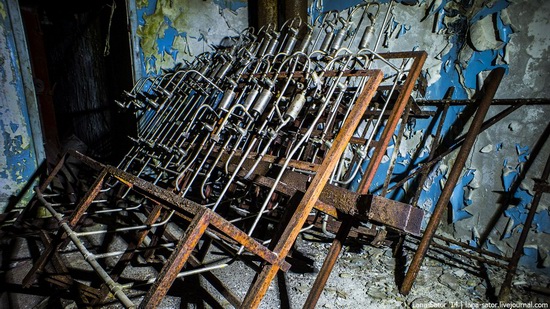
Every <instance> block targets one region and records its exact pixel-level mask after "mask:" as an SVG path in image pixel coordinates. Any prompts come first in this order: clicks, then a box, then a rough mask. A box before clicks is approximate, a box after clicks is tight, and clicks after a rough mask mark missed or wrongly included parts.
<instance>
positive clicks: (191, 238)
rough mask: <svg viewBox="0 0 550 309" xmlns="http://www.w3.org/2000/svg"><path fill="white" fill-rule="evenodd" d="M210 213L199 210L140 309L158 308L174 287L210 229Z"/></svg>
mask: <svg viewBox="0 0 550 309" xmlns="http://www.w3.org/2000/svg"><path fill="white" fill-rule="evenodd" d="M209 217H210V216H209V213H208V212H207V211H206V209H204V208H203V209H201V210H199V211H198V212H197V213H196V214H195V217H194V218H193V221H191V224H189V226H188V227H187V229H186V231H185V234H184V235H183V236H182V238H181V239H180V241H179V242H178V245H177V246H176V248H175V249H174V252H172V254H171V255H170V258H169V259H168V261H167V262H166V264H165V265H164V267H162V270H161V271H160V273H159V275H158V279H157V280H156V281H155V283H154V284H153V286H152V287H151V288H150V289H149V292H147V295H146V296H145V298H144V299H143V301H142V302H141V304H140V305H139V307H140V308H156V307H158V305H159V304H160V302H161V301H162V299H163V298H164V296H165V295H166V293H167V292H168V289H170V286H172V282H174V280H175V279H176V277H177V275H178V273H179V272H180V270H181V269H182V268H183V266H184V265H185V263H186V262H187V259H188V258H189V256H190V255H191V253H192V252H193V248H195V246H196V245H197V244H198V242H199V240H200V239H201V237H202V235H203V234H204V232H205V231H206V228H207V227H208V221H209V219H210V218H209Z"/></svg>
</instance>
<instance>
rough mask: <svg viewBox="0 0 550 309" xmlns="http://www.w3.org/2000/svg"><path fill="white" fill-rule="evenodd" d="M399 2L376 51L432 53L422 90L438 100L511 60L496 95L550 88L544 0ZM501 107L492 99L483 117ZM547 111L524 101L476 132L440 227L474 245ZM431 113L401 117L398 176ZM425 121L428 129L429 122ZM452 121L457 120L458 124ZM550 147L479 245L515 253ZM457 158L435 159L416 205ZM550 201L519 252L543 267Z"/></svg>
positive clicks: (429, 197)
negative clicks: (402, 131) (410, 119)
mask: <svg viewBox="0 0 550 309" xmlns="http://www.w3.org/2000/svg"><path fill="white" fill-rule="evenodd" d="M359 2H360V1H353V0H351V1H335V0H324V1H323V0H318V1H317V0H316V1H313V3H312V5H311V6H310V14H311V15H312V16H313V17H315V16H316V14H319V12H322V11H326V10H331V9H338V10H342V9H345V8H347V7H349V6H352V5H355V4H357V3H359ZM384 2H385V3H387V2H388V1H384ZM400 2H402V3H400V4H396V5H395V7H394V11H393V16H392V20H391V23H390V29H388V31H387V33H388V39H387V40H386V42H385V44H384V45H385V46H383V47H382V48H381V49H380V50H382V51H385V50H393V51H402V50H411V49H412V48H416V49H419V50H426V51H427V52H428V59H427V62H426V64H425V65H424V70H423V75H424V77H425V84H426V89H425V94H424V98H426V99H441V98H443V95H444V94H445V93H446V91H447V90H448V89H449V87H455V92H454V94H453V98H455V99H467V98H471V96H472V94H473V93H474V92H475V90H476V89H477V88H478V87H480V86H481V84H482V81H483V79H484V78H485V77H486V76H487V74H488V72H489V70H491V69H493V68H496V67H504V68H506V69H507V74H506V76H505V78H504V80H503V82H502V83H501V86H500V88H499V91H498V92H497V96H496V97H497V98H549V97H550V90H549V89H548V87H544V86H545V81H546V80H547V79H548V74H549V73H548V72H549V71H550V62H549V60H548V59H549V58H548V56H549V55H548V47H549V46H550V45H549V43H550V38H549V37H550V32H548V31H547V29H548V24H549V17H548V15H547V14H545V13H544V12H548V10H549V9H550V2H548V1H542V0H537V1H527V0H522V1H507V0H493V1H450V0H426V1H407V3H411V2H412V3H413V4H412V5H405V4H403V2H405V1H400ZM385 8H387V5H386V6H384V9H385ZM545 29H546V30H545ZM504 108H505V107H501V106H493V107H492V108H491V110H490V111H489V115H488V116H487V118H488V117H490V116H493V115H495V114H497V113H498V112H499V111H501V110H503V109H504ZM462 111H463V108H462V107H452V108H451V109H450V110H449V113H448V115H447V119H446V122H445V124H444V134H445V133H451V132H452V131H453V123H454V122H455V121H456V119H457V118H458V117H459V115H460V113H461V112H462ZM549 116H550V107H549V106H525V107H522V108H520V109H519V110H518V111H515V112H514V113H513V114H511V115H510V116H508V117H506V118H505V119H504V120H502V121H501V122H499V123H497V124H496V125H494V126H493V127H491V128H490V129H489V130H487V131H485V132H483V133H481V134H480V135H479V137H478V139H477V142H476V144H475V148H474V149H473V150H472V153H471V155H470V157H469V159H468V161H467V163H466V167H465V169H464V171H463V176H462V178H461V179H460V180H459V183H458V185H457V186H456V188H455V190H454V192H453V196H452V198H451V201H450V204H451V205H450V206H451V207H450V212H451V213H450V216H449V217H450V223H448V224H445V223H443V224H442V225H441V230H442V231H444V232H446V233H450V234H453V235H454V237H455V238H458V239H461V240H463V241H465V242H469V243H470V244H471V245H474V246H479V237H480V235H483V233H484V232H485V230H486V227H487V224H488V222H489V220H490V218H492V217H493V216H495V215H496V216H498V214H499V212H498V209H499V206H500V205H501V203H502V200H503V198H504V197H505V196H506V194H509V191H510V190H512V189H513V183H514V182H515V181H516V179H517V178H518V175H519V173H520V172H521V171H522V169H523V168H524V167H525V164H526V161H527V160H528V159H529V157H530V154H531V150H532V147H533V146H534V145H535V143H536V141H537V139H538V138H539V137H540V135H541V134H542V132H543V131H544V129H545V128H546V126H548V125H549V123H548V119H549V118H548V117H549ZM436 121H437V119H417V120H416V121H415V122H414V123H409V124H407V128H406V131H405V137H404V140H403V141H402V144H401V145H400V148H399V149H398V151H399V154H398V156H397V164H396V168H395V170H394V175H395V176H399V174H402V175H406V174H407V173H409V172H410V171H411V170H412V169H414V168H415V167H417V166H418V164H419V163H421V162H423V161H424V160H425V159H426V158H427V156H428V153H429V150H430V149H429V148H428V147H425V146H423V145H429V144H430V143H429V141H428V142H427V143H424V144H422V143H421V141H423V140H426V139H428V140H429V139H431V138H432V137H433V134H434V132H435V127H437V122H436ZM430 125H431V126H432V127H433V128H434V129H431V130H430V129H429V128H430ZM454 126H455V127H457V128H460V127H461V126H462V124H455V125H454ZM466 127H468V126H466ZM462 133H464V132H462ZM393 148H394V147H393V145H391V146H390V147H389V148H388V150H387V156H388V157H391V154H392V152H393V151H394V149H393ZM549 155H550V141H548V142H547V143H546V145H545V146H544V147H543V149H542V151H541V152H540V153H539V155H538V156H537V157H536V158H535V160H534V163H533V165H532V166H531V168H530V169H529V171H528V172H527V175H526V177H525V179H524V180H523V181H521V185H520V186H519V188H518V189H517V190H516V191H515V193H514V194H513V196H514V202H513V203H512V204H511V205H510V206H508V207H507V208H506V211H505V212H504V215H502V216H500V219H499V220H498V223H497V224H496V228H494V229H493V230H492V232H491V233H490V234H489V238H488V241H487V242H486V243H485V244H484V245H483V246H484V248H486V249H488V250H490V251H493V252H496V253H500V254H505V255H506V256H511V254H512V251H513V249H514V247H515V244H516V242H517V240H518V238H519V234H520V232H521V229H522V228H524V227H523V225H522V224H521V222H522V221H524V220H525V218H526V216H527V211H528V207H529V205H530V204H529V203H530V202H531V201H532V199H533V191H532V187H533V184H534V181H533V180H532V179H533V178H537V177H540V173H541V171H542V169H543V167H544V164H545V163H546V159H547V158H548V157H549ZM415 157H416V159H415ZM411 161H414V162H411ZM453 162H454V157H453V156H452V155H451V156H449V157H448V158H446V159H445V160H444V161H443V162H441V163H440V164H439V166H438V168H437V169H435V170H434V172H433V173H432V174H431V175H430V177H429V178H428V181H427V182H426V183H425V184H424V186H423V188H422V193H421V196H420V199H419V202H418V205H419V206H420V207H422V208H423V209H425V210H426V211H427V212H428V213H431V211H432V210H433V207H434V206H435V203H436V202H437V197H438V196H439V194H440V193H441V190H442V188H443V186H444V184H445V180H446V178H447V175H448V173H449V172H450V167H451V166H452V164H453ZM388 164H389V162H387V163H386V164H383V165H382V166H381V168H380V169H379V175H378V176H377V177H376V179H375V181H374V184H373V187H372V188H371V189H376V187H377V186H379V185H380V184H382V183H383V181H384V177H385V175H386V170H387V168H388ZM408 185H412V184H408ZM406 187H407V186H406ZM410 190H416V188H412V187H411V188H410ZM404 194H405V192H402V191H401V192H396V193H394V194H393V195H392V196H391V197H392V198H396V199H400V198H402V197H403V196H404ZM549 200H550V199H548V195H546V196H545V197H543V199H542V202H541V204H540V205H539V208H538V212H537V215H536V216H535V220H534V224H533V226H532V227H531V233H530V234H529V235H530V236H529V238H528V240H527V243H526V247H525V249H524V253H525V256H524V257H523V258H522V260H521V263H522V264H524V265H528V266H529V267H530V268H537V269H538V270H541V271H544V272H547V273H548V272H550V268H549V267H548V266H550V258H547V257H548V254H549V253H550V251H549V250H550V213H549V211H548V205H549V204H550V203H549ZM442 221H446V220H445V219H444V220H442ZM426 222H427V220H426Z"/></svg>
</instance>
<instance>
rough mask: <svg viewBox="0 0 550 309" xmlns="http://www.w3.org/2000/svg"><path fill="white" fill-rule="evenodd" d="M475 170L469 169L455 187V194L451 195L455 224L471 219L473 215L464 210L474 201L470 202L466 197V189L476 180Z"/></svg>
mask: <svg viewBox="0 0 550 309" xmlns="http://www.w3.org/2000/svg"><path fill="white" fill-rule="evenodd" d="M474 176H475V169H468V170H467V171H466V173H465V174H464V176H462V178H461V179H460V180H459V182H458V184H457V185H456V186H455V188H454V190H453V193H452V195H451V200H450V203H451V206H452V219H453V223H455V222H457V221H460V220H464V219H466V218H470V217H471V216H472V214H470V213H469V212H468V211H466V210H464V208H465V207H467V206H469V205H470V204H471V203H472V201H471V200H468V199H467V198H466V197H465V196H464V188H465V187H467V186H468V184H470V183H471V182H472V180H474Z"/></svg>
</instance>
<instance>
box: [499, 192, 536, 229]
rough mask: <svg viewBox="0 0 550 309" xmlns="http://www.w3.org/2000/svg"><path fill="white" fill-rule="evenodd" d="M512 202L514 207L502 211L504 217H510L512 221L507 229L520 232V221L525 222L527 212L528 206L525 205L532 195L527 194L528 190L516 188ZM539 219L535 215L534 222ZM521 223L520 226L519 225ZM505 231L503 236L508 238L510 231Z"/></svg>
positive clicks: (530, 200)
mask: <svg viewBox="0 0 550 309" xmlns="http://www.w3.org/2000/svg"><path fill="white" fill-rule="evenodd" d="M513 197H514V202H515V203H517V205H516V206H515V207H510V208H508V209H506V211H504V214H505V215H506V217H509V218H511V219H512V220H513V221H514V222H513V224H512V227H511V229H509V231H510V232H516V229H517V233H520V232H521V230H522V228H523V225H522V223H523V222H525V219H527V213H528V212H529V208H528V207H527V205H529V204H530V203H531V202H532V201H533V196H532V195H531V194H529V192H528V191H526V190H524V189H521V188H518V190H516V192H514V195H513ZM538 221H539V219H538V218H537V215H536V216H535V219H534V221H533V222H534V223H535V224H537V222H538ZM520 225H522V226H520ZM510 232H508V233H506V234H505V235H504V236H503V238H509V237H511V236H512V235H511V233H510Z"/></svg>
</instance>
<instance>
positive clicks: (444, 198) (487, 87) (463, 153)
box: [400, 68, 505, 295]
mask: <svg viewBox="0 0 550 309" xmlns="http://www.w3.org/2000/svg"><path fill="white" fill-rule="evenodd" d="M504 72H505V70H504V69H503V68H497V69H495V70H493V71H491V73H490V74H489V76H488V77H487V80H486V82H485V84H484V87H483V89H482V90H481V91H482V92H481V98H480V100H479V107H478V110H477V112H476V114H475V116H474V119H473V121H472V124H471V126H470V129H469V130H468V133H467V135H466V138H465V139H464V144H463V145H462V147H461V148H460V152H459V153H458V156H457V158H456V161H455V163H454V164H453V167H452V169H451V172H450V174H449V177H448V179H447V183H446V184H445V187H444V188H443V190H442V192H441V195H440V197H439V199H438V201H437V204H436V206H435V209H434V211H433V213H432V216H431V218H430V221H429V223H428V226H427V227H426V230H425V231H424V235H423V237H422V240H421V242H420V244H419V245H418V249H417V251H416V252H415V254H414V257H413V260H412V261H411V264H410V266H409V269H408V270H407V273H406V275H405V279H404V281H403V284H402V286H401V288H400V292H401V293H402V294H404V295H407V294H408V293H409V292H410V290H411V288H412V285H413V283H414V280H415V279H416V276H417V274H418V272H419V271H420V266H421V264H422V261H423V260H424V257H425V255H426V252H427V251H428V248H429V246H430V243H431V242H432V238H433V235H434V234H435V232H436V230H437V227H438V226H439V222H440V220H441V216H442V214H443V212H444V210H445V209H446V207H447V203H448V202H449V200H450V198H451V194H452V192H453V190H454V187H455V184H456V182H457V181H458V179H459V177H460V175H461V174H462V169H463V167H464V164H465V163H466V159H467V158H468V155H469V153H470V151H471V149H472V147H473V145H474V142H475V139H476V137H477V135H478V134H479V132H480V130H481V126H482V124H483V119H484V118H485V115H486V114H487V111H488V110H489V106H491V100H492V99H493V97H494V95H495V93H496V91H497V89H498V86H499V84H500V81H501V80H502V77H503V76H504Z"/></svg>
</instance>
